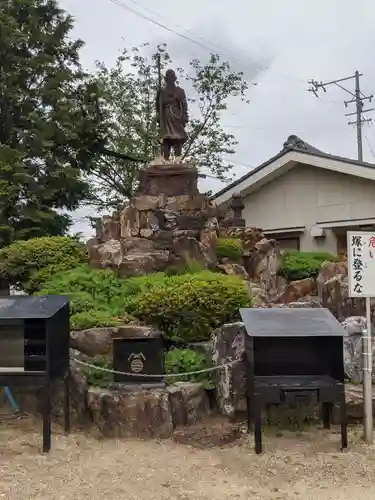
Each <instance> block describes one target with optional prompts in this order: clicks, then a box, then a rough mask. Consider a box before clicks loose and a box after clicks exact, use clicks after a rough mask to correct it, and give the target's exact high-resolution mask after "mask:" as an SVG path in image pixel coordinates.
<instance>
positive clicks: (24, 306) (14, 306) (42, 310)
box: [0, 295, 69, 322]
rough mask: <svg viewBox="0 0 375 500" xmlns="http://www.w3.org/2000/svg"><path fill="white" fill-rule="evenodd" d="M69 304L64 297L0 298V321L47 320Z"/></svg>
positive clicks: (22, 296)
mask: <svg viewBox="0 0 375 500" xmlns="http://www.w3.org/2000/svg"><path fill="white" fill-rule="evenodd" d="M68 303H69V299H68V297H65V296H64V295H39V296H27V295H19V296H10V297H4V298H0V322H1V320H2V319H7V320H9V319H48V318H51V317H52V316H54V315H55V314H56V313H57V312H58V311H59V310H60V309H62V308H63V307H65V306H66V305H67V304H68Z"/></svg>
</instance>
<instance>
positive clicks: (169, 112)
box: [156, 69, 189, 163]
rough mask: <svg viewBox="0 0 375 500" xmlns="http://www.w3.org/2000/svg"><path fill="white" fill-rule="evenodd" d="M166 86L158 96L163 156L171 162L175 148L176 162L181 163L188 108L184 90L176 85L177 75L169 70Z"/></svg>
mask: <svg viewBox="0 0 375 500" xmlns="http://www.w3.org/2000/svg"><path fill="white" fill-rule="evenodd" d="M164 80H165V86H164V87H163V88H160V89H159V90H158V93H157V96H156V113H157V120H158V124H159V127H160V136H161V140H162V155H163V158H164V160H166V161H169V157H170V154H171V149H172V147H173V149H174V154H175V159H176V162H178V163H179V162H181V157H182V146H183V144H184V143H185V142H186V141H187V138H188V136H187V133H186V131H185V127H186V125H187V123H188V120H189V118H188V107H187V100H186V94H185V91H184V89H182V88H181V87H177V85H176V80H177V77H176V73H175V72H174V71H173V69H168V70H167V72H166V73H165V77H164Z"/></svg>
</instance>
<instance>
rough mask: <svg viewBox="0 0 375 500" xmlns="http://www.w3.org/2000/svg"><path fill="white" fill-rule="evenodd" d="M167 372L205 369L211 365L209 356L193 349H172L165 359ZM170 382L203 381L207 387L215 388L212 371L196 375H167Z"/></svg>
mask: <svg viewBox="0 0 375 500" xmlns="http://www.w3.org/2000/svg"><path fill="white" fill-rule="evenodd" d="M164 364H165V365H164V366H165V373H166V374H171V373H187V372H194V371H198V370H204V369H206V368H209V367H210V366H211V364H210V362H209V359H208V357H207V356H206V355H205V354H204V353H202V352H197V351H194V350H192V349H171V350H170V351H168V352H167V353H166V355H165V359H164ZM166 381H167V383H168V384H173V383H174V382H186V381H189V382H201V383H203V385H204V387H205V388H206V389H210V388H213V383H212V381H211V372H206V373H199V374H196V375H185V376H181V377H167V378H166Z"/></svg>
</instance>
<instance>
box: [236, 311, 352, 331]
mask: <svg viewBox="0 0 375 500" xmlns="http://www.w3.org/2000/svg"><path fill="white" fill-rule="evenodd" d="M240 314H241V317H242V321H243V322H244V324H245V328H246V332H247V334H248V335H250V336H251V337H314V336H320V337H325V336H341V337H343V336H344V335H345V330H344V329H343V327H342V326H341V325H340V323H339V322H338V321H337V319H336V318H335V317H334V316H333V314H332V313H331V312H330V311H329V310H328V309H325V308H320V307H318V308H313V307H311V308H296V309H294V308H288V307H285V308H281V307H275V308H253V309H252V308H246V309H240Z"/></svg>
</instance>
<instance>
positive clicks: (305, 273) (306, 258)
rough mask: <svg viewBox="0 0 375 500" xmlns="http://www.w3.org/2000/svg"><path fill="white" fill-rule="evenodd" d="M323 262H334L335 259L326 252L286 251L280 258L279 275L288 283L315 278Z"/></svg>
mask: <svg viewBox="0 0 375 500" xmlns="http://www.w3.org/2000/svg"><path fill="white" fill-rule="evenodd" d="M325 261H330V262H335V261H337V257H335V256H333V255H331V254H330V253H327V252H300V251H298V250H287V251H285V253H284V254H283V256H282V261H281V268H280V271H279V273H280V275H281V276H284V278H286V279H288V280H289V281H295V280H301V279H304V278H310V277H315V276H316V275H317V274H318V273H319V271H320V268H321V267H322V264H323V262H325Z"/></svg>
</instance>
